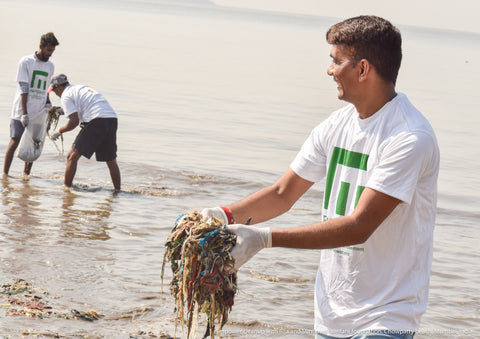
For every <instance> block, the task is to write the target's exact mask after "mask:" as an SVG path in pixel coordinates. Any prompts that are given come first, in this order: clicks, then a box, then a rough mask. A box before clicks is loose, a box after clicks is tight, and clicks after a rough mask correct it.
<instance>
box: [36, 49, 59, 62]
mask: <svg viewBox="0 0 480 339" xmlns="http://www.w3.org/2000/svg"><path fill="white" fill-rule="evenodd" d="M53 52H55V46H42V45H40V50H39V51H38V53H37V56H38V58H39V59H40V60H42V61H48V59H50V57H51V56H52V54H53Z"/></svg>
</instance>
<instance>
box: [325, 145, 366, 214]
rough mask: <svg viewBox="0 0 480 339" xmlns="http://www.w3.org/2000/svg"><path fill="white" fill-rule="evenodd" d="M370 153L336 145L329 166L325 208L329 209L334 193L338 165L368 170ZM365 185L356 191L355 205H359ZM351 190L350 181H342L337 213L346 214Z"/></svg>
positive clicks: (336, 208)
mask: <svg viewBox="0 0 480 339" xmlns="http://www.w3.org/2000/svg"><path fill="white" fill-rule="evenodd" d="M367 161H368V154H363V153H358V152H352V151H347V150H346V149H343V148H339V147H335V148H334V149H333V153H332V158H331V160H330V165H329V166H328V173H327V180H326V185H325V197H324V200H325V202H324V206H323V207H324V208H325V209H326V210H327V209H328V202H329V201H330V195H331V194H332V187H333V182H334V180H333V179H334V178H335V173H336V170H337V165H343V166H346V167H351V168H356V169H359V170H363V171H366V170H367ZM364 188H365V186H358V187H357V189H356V193H355V206H357V203H358V199H359V198H360V195H361V194H362V192H363V189H364ZM349 192H350V183H348V182H344V181H342V182H341V183H340V191H339V193H338V197H337V203H336V207H335V213H336V214H338V215H345V210H346V207H347V201H348V194H349Z"/></svg>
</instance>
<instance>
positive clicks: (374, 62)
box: [202, 16, 440, 339]
mask: <svg viewBox="0 0 480 339" xmlns="http://www.w3.org/2000/svg"><path fill="white" fill-rule="evenodd" d="M326 38H327V41H328V43H329V44H330V45H331V50H330V56H331V58H332V63H331V65H330V66H329V67H328V69H327V73H328V75H330V76H332V77H333V80H334V81H335V83H336V85H337V90H338V98H339V99H341V100H345V101H347V102H349V104H348V105H347V106H345V107H343V108H341V109H339V110H338V111H335V112H333V113H332V114H331V115H330V117H329V118H327V119H326V120H325V121H324V122H322V123H321V124H320V125H319V126H317V127H316V128H314V129H313V131H312V133H311V134H310V136H309V138H308V139H307V140H306V141H305V143H304V145H303V146H302V148H301V150H300V152H299V153H298V155H297V156H296V158H295V159H294V160H293V162H292V163H291V165H290V168H289V169H288V170H287V171H286V173H285V174H284V175H283V176H282V177H281V178H280V179H279V180H278V181H277V182H276V183H275V184H273V185H272V186H270V187H267V188H264V189H262V190H260V191H258V192H256V193H254V194H252V195H251V196H249V197H247V198H246V199H244V200H241V201H239V202H237V203H234V204H232V205H230V206H227V207H214V208H206V209H204V210H203V211H202V214H203V215H204V216H217V217H219V218H220V219H221V220H223V222H224V223H225V224H232V223H235V222H236V223H242V224H235V225H229V226H228V227H229V229H230V230H232V231H233V232H234V233H236V234H237V244H236V246H235V247H234V248H233V250H232V255H233V257H234V258H235V264H236V268H239V267H240V266H241V265H243V264H244V263H245V262H247V261H248V260H249V259H250V258H251V257H252V256H253V255H255V254H256V253H257V252H258V251H260V250H261V249H263V248H266V247H289V248H302V249H322V251H321V254H320V263H319V268H318V272H317V278H316V287H315V331H316V338H318V339H319V338H354V339H360V338H402V339H405V338H412V337H413V335H414V332H415V331H417V330H418V328H419V323H420V318H421V315H422V314H423V313H424V311H425V309H426V305H427V298H428V287H429V277H430V267H431V262H432V250H433V229H434V225H435V214H436V200H437V178H438V170H439V158H440V155H439V149H438V145H437V141H436V137H435V134H434V131H433V129H432V128H431V126H430V124H429V123H428V121H427V120H426V119H425V118H424V117H423V116H422V114H421V113H420V112H419V111H418V110H417V109H416V108H415V107H414V106H413V105H412V104H411V103H410V101H409V100H408V99H407V97H406V96H405V95H404V94H402V93H397V92H396V91H395V83H396V78H397V74H398V70H399V68H400V63H401V58H402V52H401V36H400V32H399V31H398V30H397V29H396V28H395V27H394V26H392V24H391V23H390V22H388V21H386V20H384V19H382V18H378V17H375V16H360V17H355V18H351V19H347V20H345V21H342V22H340V23H338V24H336V25H334V26H332V27H331V28H330V29H329V31H328V32H327V37H326ZM322 179H326V180H325V187H324V199H323V204H322V219H321V220H319V222H318V223H315V224H312V225H307V226H303V227H295V228H287V229H274V230H271V229H270V228H257V227H252V226H246V225H243V223H245V222H246V221H247V220H248V219H249V218H251V223H252V224H254V223H260V222H263V221H266V220H269V219H272V218H274V217H276V216H278V215H280V214H282V213H285V212H287V211H288V210H289V209H290V208H291V207H292V206H293V204H294V203H295V202H296V201H297V200H298V199H299V198H300V197H301V196H302V195H303V194H304V193H305V192H306V191H307V190H308V189H309V188H310V187H311V186H312V185H313V184H314V183H315V182H319V181H320V180H322Z"/></svg>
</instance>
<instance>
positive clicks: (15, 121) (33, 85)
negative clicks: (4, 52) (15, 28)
mask: <svg viewBox="0 0 480 339" xmlns="http://www.w3.org/2000/svg"><path fill="white" fill-rule="evenodd" d="M58 45H59V43H58V40H57V38H56V37H55V35H54V34H53V33H52V32H49V33H46V34H43V35H42V36H41V37H40V47H39V49H38V51H36V52H35V53H33V54H31V55H27V56H24V57H22V58H21V59H20V61H19V63H18V72H17V79H16V81H17V83H18V86H17V91H16V93H15V98H14V100H13V107H12V113H11V120H10V143H9V144H8V147H7V152H6V154H5V161H4V163H3V173H4V174H5V175H8V172H9V170H10V165H11V164H12V161H13V156H14V154H15V150H16V149H17V147H18V145H19V143H20V139H21V137H22V135H23V132H24V131H25V127H26V126H27V125H28V122H29V120H32V119H34V118H35V117H36V116H38V115H39V114H40V113H41V112H42V110H43V109H44V108H45V105H47V103H48V104H49V101H48V94H47V90H48V88H49V86H50V79H51V78H52V75H53V72H54V69H55V66H54V65H53V63H52V62H51V61H49V59H50V57H51V56H52V54H53V52H54V51H55V47H56V46H58ZM32 164H33V163H32V162H25V167H24V173H25V174H26V175H28V174H30V171H31V169H32Z"/></svg>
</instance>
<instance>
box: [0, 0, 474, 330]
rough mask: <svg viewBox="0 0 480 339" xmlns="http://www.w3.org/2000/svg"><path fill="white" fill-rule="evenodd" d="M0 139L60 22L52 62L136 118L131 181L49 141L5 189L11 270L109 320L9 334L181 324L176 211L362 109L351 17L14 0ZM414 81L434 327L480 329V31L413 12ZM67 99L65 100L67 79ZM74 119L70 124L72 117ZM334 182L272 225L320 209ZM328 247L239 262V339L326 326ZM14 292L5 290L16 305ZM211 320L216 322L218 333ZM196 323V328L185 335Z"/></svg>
mask: <svg viewBox="0 0 480 339" xmlns="http://www.w3.org/2000/svg"><path fill="white" fill-rule="evenodd" d="M0 6H1V11H0V29H1V33H2V34H1V37H0V42H1V45H2V57H1V58H0V71H1V74H2V77H0V99H1V100H0V111H1V112H3V113H2V114H1V115H0V125H1V126H3V128H1V129H0V140H3V143H0V153H1V154H2V161H0V162H1V163H2V166H3V154H4V153H5V151H6V146H7V144H8V141H9V128H8V126H9V120H10V110H11V103H12V101H13V95H14V91H15V76H16V71H17V63H18V60H19V58H20V57H21V56H23V55H27V54H30V53H33V52H34V51H35V50H37V49H38V42H39V37H40V35H41V34H43V33H45V32H47V31H53V32H54V33H55V34H56V36H57V38H58V39H59V41H60V45H59V46H58V47H57V49H56V51H55V53H54V54H53V56H52V58H51V60H52V61H53V62H54V63H55V66H56V72H57V73H65V74H67V76H68V77H69V80H70V81H71V83H74V84H85V85H89V86H91V87H93V88H95V89H96V90H97V91H99V92H101V93H102V94H104V96H105V97H106V98H107V100H108V101H109V102H110V103H111V104H112V106H113V107H114V108H115V109H116V111H117V113H118V116H119V130H118V163H119V166H120V169H121V173H122V192H119V193H115V192H114V191H113V187H112V184H111V181H110V177H109V175H108V170H107V167H106V166H105V164H103V163H98V162H96V161H95V160H94V159H91V160H87V159H84V158H82V159H81V160H80V162H79V165H78V170H77V174H76V177H75V179H74V184H75V186H74V187H73V188H72V189H65V188H64V187H63V186H62V185H63V173H64V170H65V157H66V154H67V152H68V149H69V148H70V145H71V143H72V141H73V139H74V137H75V135H76V133H77V131H78V130H75V131H72V132H68V133H65V134H64V137H65V140H64V143H63V148H64V150H63V152H62V144H61V143H58V142H57V143H56V144H54V143H53V142H51V141H50V140H47V141H46V144H45V146H44V150H43V154H42V156H41V157H40V159H38V160H37V161H36V162H35V163H34V165H33V169H32V176H31V177H30V178H28V179H25V178H22V175H21V173H22V170H23V164H22V162H21V161H20V160H19V159H18V158H15V159H14V161H13V163H12V166H11V169H10V176H9V177H5V178H3V180H2V184H1V186H0V200H1V203H0V284H4V283H8V282H10V281H13V280H14V279H17V278H21V279H25V280H27V281H29V282H30V283H31V284H32V285H33V286H35V287H37V288H38V290H42V291H45V292H48V293H46V294H45V295H44V300H45V301H47V302H48V303H49V304H50V305H51V306H52V307H53V308H54V309H55V310H59V311H64V312H69V310H71V309H77V310H89V309H91V310H95V311H97V312H99V313H100V314H102V315H103V317H102V318H101V319H100V320H97V321H93V322H87V321H82V320H68V319H61V318H60V319H58V318H54V317H46V318H44V319H36V318H27V317H23V316H7V315H6V310H7V307H6V306H0V334H2V335H5V336H7V337H12V338H14V337H20V336H21V335H22V333H23V334H25V333H26V334H28V333H30V334H32V335H39V336H42V335H43V336H47V335H51V334H52V333H53V334H58V335H61V336H66V337H73V336H79V337H82V336H83V337H87V336H88V337H92V338H95V337H115V338H122V337H124V338H129V337H143V336H147V335H150V336H157V337H159V336H161V335H171V336H173V335H174V331H175V329H174V328H175V321H174V300H173V298H172V297H171V295H170V293H169V288H168V284H169V281H170V278H171V273H170V271H169V267H168V265H167V271H166V276H165V281H164V282H163V285H164V286H163V287H162V280H161V267H162V261H163V251H164V242H165V240H166V238H167V235H168V234H169V232H170V230H171V228H172V226H173V223H174V221H175V219H176V217H177V216H178V215H179V214H181V213H183V212H191V211H194V210H199V209H202V208H204V207H213V206H218V205H226V204H230V203H232V202H235V201H238V200H239V199H241V198H243V197H245V196H247V195H248V194H250V193H253V192H255V191H257V190H259V189H260V188H262V187H265V186H267V185H270V184H272V183H273V182H274V181H275V180H276V179H277V178H278V177H279V176H281V175H282V174H283V173H284V171H285V170H287V168H288V166H289V164H290V162H291V161H292V160H293V158H294V157H295V155H296V153H297V152H298V150H299V148H300V147H301V145H302V143H303V141H304V140H305V139H306V138H307V136H308V134H309V133H310V131H311V129H312V128H313V127H314V126H316V125H317V124H318V123H320V122H321V121H322V120H324V119H325V118H326V117H327V116H328V115H329V114H330V113H331V112H332V111H334V110H335V109H337V108H340V107H342V106H343V105H345V103H344V102H341V101H339V100H338V99H337V94H336V85H335V83H334V82H333V80H332V79H331V78H330V77H329V76H328V75H327V74H326V68H327V66H328V64H329V62H330V58H329V46H328V45H327V44H326V42H325V32H326V30H327V29H328V27H329V26H330V25H331V24H333V23H335V22H336V21H338V20H339V19H334V18H333V19H332V18H326V17H314V16H307V15H296V14H285V13H284V14H281V13H271V12H261V11H254V10H241V9H232V8H226V7H219V6H215V5H213V4H211V3H207V2H205V3H201V2H196V3H188V2H153V1H108V0H103V1H91V2H90V1H82V2H77V1H62V2H58V1H55V2H54V1H49V0H46V1H42V2H41V3H39V2H33V1H26V2H14V1H0ZM399 28H400V30H401V32H402V36H403V41H404V43H403V53H404V58H403V63H402V68H401V70H400V75H399V78H398V82H397V90H398V91H400V92H404V93H406V94H407V95H408V97H409V98H410V100H411V101H412V102H413V103H414V105H416V107H417V108H418V109H420V110H421V111H422V112H423V113H424V115H425V116H426V117H427V118H428V119H429V121H430V122H431V124H432V126H433V128H434V129H435V131H436V133H437V138H438V142H439V146H440V149H441V156H442V158H441V169H440V177H439V199H438V215H437V225H436V230H435V243H434V259H433V265H432V275H431V288H430V299H429V304H428V308H427V312H426V313H425V315H424V316H423V319H422V325H421V329H420V331H419V333H418V334H417V335H416V337H418V338H452V337H458V338H462V337H465V336H467V335H471V336H473V337H475V336H478V335H480V334H479V333H480V332H479V331H480V327H479V325H478V314H479V313H478V312H479V309H480V303H479V297H478V290H479V287H480V278H479V275H478V268H479V267H478V255H479V250H478V246H477V243H478V239H479V234H480V232H479V230H478V227H477V226H478V220H479V217H480V213H479V212H478V206H479V204H480V193H479V189H480V180H479V177H478V174H477V171H478V168H479V167H480V161H479V159H480V151H479V149H480V148H479V141H480V138H479V134H478V131H477V126H479V124H480V118H479V114H478V112H477V111H478V109H477V108H476V106H477V97H478V79H479V78H480V48H479V47H480V44H479V42H480V35H478V34H472V33H467V32H455V31H442V30H434V29H428V28H419V27H409V26H401V25H399ZM52 102H53V104H54V105H59V100H58V98H57V97H56V96H55V95H53V93H52ZM65 121H66V120H65V118H62V119H61V120H60V124H64V123H65ZM322 195H323V192H322V186H321V185H315V186H314V187H313V188H312V189H311V190H310V191H309V192H307V194H306V195H305V196H304V197H302V198H301V199H300V200H299V201H298V202H297V203H296V204H295V206H294V207H293V208H292V210H291V211H289V212H288V213H286V214H284V215H283V216H281V217H279V218H277V219H275V220H273V221H269V222H267V223H265V224H264V225H265V226H270V227H275V228H284V227H291V226H301V225H306V224H310V223H313V222H316V221H319V218H320V208H321V205H320V204H321V200H322ZM318 260H319V255H318V251H311V250H291V249H266V250H263V251H262V252H260V253H259V254H258V255H257V256H255V257H254V258H253V259H252V260H251V261H250V262H248V263H247V264H246V265H245V266H244V267H243V268H242V269H241V270H240V272H239V277H238V283H239V288H240V292H239V293H238V295H237V296H236V298H235V305H234V307H233V310H232V312H231V314H230V317H229V322H228V323H227V325H226V326H225V327H224V330H223V332H222V336H223V337H232V338H246V337H249V338H257V337H286V338H312V336H313V290H314V279H315V273H316V269H317V265H318ZM0 298H2V300H0V301H1V303H5V302H6V298H4V297H3V296H2V295H0ZM199 332H202V331H201V330H200V331H199ZM181 334H182V332H181V327H179V329H178V330H177V336H180V335H181Z"/></svg>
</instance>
